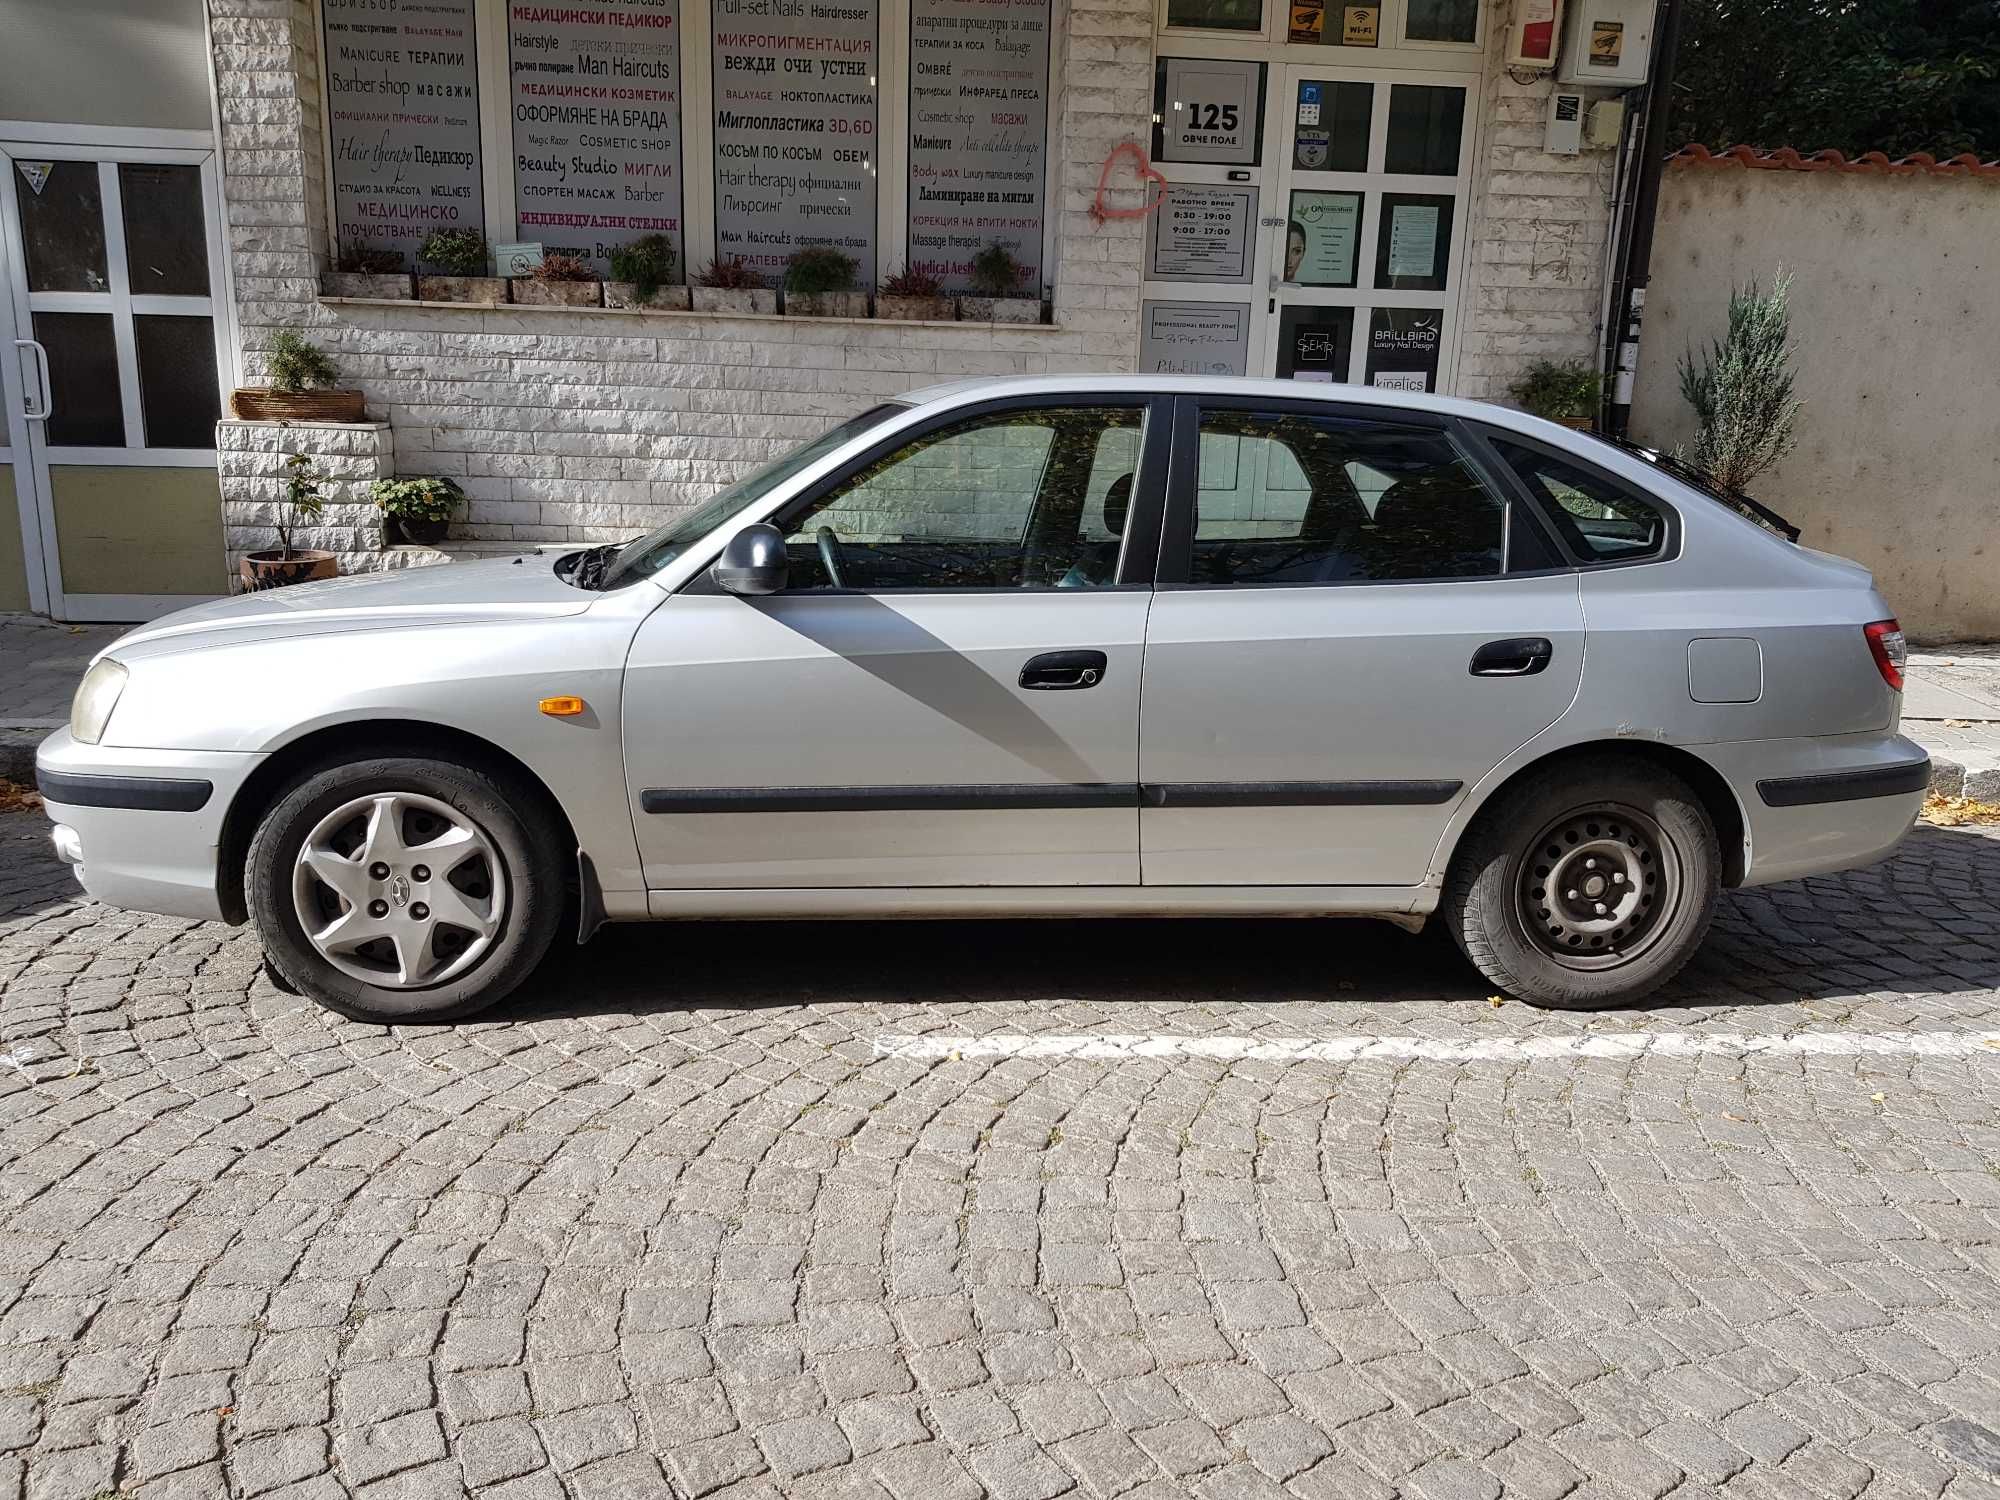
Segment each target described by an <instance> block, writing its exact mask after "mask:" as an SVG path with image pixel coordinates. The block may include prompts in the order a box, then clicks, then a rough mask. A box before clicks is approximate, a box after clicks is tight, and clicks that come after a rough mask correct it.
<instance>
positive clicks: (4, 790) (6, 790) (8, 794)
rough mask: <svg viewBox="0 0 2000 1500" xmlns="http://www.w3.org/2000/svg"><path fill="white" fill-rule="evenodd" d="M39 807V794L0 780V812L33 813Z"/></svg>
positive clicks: (18, 784) (40, 798) (40, 796)
mask: <svg viewBox="0 0 2000 1500" xmlns="http://www.w3.org/2000/svg"><path fill="white" fill-rule="evenodd" d="M41 805H42V794H41V793H40V792H37V791H33V790H30V789H29V788H28V787H24V786H22V785H21V784H20V783H18V782H13V781H5V780H0V812H35V811H38V810H39V809H40V807H41Z"/></svg>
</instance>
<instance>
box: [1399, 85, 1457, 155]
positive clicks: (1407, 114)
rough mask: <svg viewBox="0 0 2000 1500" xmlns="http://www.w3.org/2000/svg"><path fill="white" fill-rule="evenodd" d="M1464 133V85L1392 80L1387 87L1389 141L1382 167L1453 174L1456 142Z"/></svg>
mask: <svg viewBox="0 0 2000 1500" xmlns="http://www.w3.org/2000/svg"><path fill="white" fill-rule="evenodd" d="M1464 134H1465V90H1464V89H1462V88H1459V87H1457V86H1455V85H1444V86H1433V85H1430V84H1417V83H1398V84H1394V85H1392V86H1391V87H1390V89H1389V141H1388V147H1387V151H1386V153H1385V156H1384V159H1383V162H1382V170H1383V171H1385V172H1402V173H1408V174H1410V175H1412V176H1419V177H1456V176H1457V175H1458V145H1459V141H1460V139H1461V138H1462V137H1463V135H1464Z"/></svg>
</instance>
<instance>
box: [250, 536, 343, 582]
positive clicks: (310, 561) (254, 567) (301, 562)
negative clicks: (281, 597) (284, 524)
mask: <svg viewBox="0 0 2000 1500" xmlns="http://www.w3.org/2000/svg"><path fill="white" fill-rule="evenodd" d="M236 576H237V577H239V578H241V579H242V580H243V591H244V592H245V593H256V592H258V591H259V590H262V589H275V588H282V587H283V586H284V585H286V584H288V583H307V582H310V581H311V580H313V579H315V578H338V577H339V576H340V563H339V560H338V559H337V558H335V557H334V555H333V554H332V553H331V552H320V551H317V550H315V549H313V548H308V547H300V548H299V549H297V550H296V551H294V552H293V553H292V555H291V556H290V557H286V556H285V554H284V553H282V552H280V551H278V550H277V549H276V548H275V547H274V548H272V549H271V550H270V551H268V552H252V553H250V554H249V555H247V556H246V557H244V558H243V560H242V561H241V562H239V563H237V564H236Z"/></svg>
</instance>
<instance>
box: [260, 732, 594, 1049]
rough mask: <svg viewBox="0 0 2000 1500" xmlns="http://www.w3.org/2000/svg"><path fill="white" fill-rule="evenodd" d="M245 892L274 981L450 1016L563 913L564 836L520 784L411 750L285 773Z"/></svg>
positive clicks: (498, 982) (548, 932) (356, 1012)
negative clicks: (291, 775) (297, 774)
mask: <svg viewBox="0 0 2000 1500" xmlns="http://www.w3.org/2000/svg"><path fill="white" fill-rule="evenodd" d="M244 886H245V889H246V894H247V895H248V897H249V906H250V915H251V919H252V921H253V922H254V923H255V924H256V928H257V932H258V936H259V937H260V938H262V940H263V943H264V955H265V960H266V963H267V964H268V965H269V967H270V968H271V970H272V971H273V974H274V976H275V977H276V978H277V979H278V980H279V981H280V983H281V987H289V988H292V989H294V990H295V991H296V992H298V993H300V994H303V995H306V996H309V997H310V998H312V999H313V1000H316V1001H318V1002H319V1003H320V1004H321V1005H324V1006H325V1007H326V1008H327V1009H329V1010H332V1011H336V1012H338V1013H339V1014H341V1015H343V1016H347V1017H348V1018H350V1019H351V1020H356V1021H372V1022H377V1023H382V1024H389V1023H394V1022H406V1021H447V1020H456V1019H459V1018H461V1017H464V1016H469V1015H472V1014H473V1013H475V1012H477V1011H480V1010H484V1009H485V1008H486V1007H488V1006H489V1005H492V1004H494V1003H495V1002H497V1001H499V1000H500V999H501V998H503V997H504V996H505V995H507V994H508V993H509V992H510V991H512V990H513V989H514V988H515V987H516V986H517V985H519V984H520V983H521V981H522V980H524V979H526V978H527V977H528V975H529V974H530V973H531V972H532V971H533V969H534V967H535V965H536V964H537V963H539V962H540V961H541V959H542V956H543V954H544V953H546V952H547V951H548V948H549V945H550V943H551V942H553V941H554V939H555V936H556V932H557V929H558V927H559V925H560V923H561V920H562V913H563V908H564V886H565V882H564V839H563V836H562V832H561V829H560V827H559V826H558V822H557V819H556V818H555V817H554V816H552V815H551V814H550V813H549V812H547V811H546V810H545V809H544V804H543V801H542V799H541V798H540V797H538V796H536V795H535V794H534V792H533V790H532V789H531V788H528V787H525V786H522V785H518V784H517V783H516V780H515V778H512V777H508V776H505V775H502V774H498V773H495V772H492V771H488V770H486V769H483V768H480V767H475V766H468V765H453V764H448V763H446V762H443V761H437V760H431V759H428V758H421V757H415V756H382V757H379V758H375V759H369V760H362V761H354V762H350V763H346V764H340V765H330V766H325V767H322V768H321V769H319V770H317V771H314V772H311V773H308V774H307V775H305V776H304V777H302V778H301V779H300V780H298V781H297V782H295V783H294V784H293V785H292V786H291V788H290V789H289V790H287V791H286V792H285V793H284V794H283V795H282V796H281V797H279V798H278V800H277V802H276V803H275V804H274V805H273V806H272V807H271V809H270V811H269V812H267V813H266V814H265V816H264V820H263V822H262V823H261V824H259V826H258V828H257V833H256V836H255V838H254V839H253V840H252V841H251V844H250V853H249V860H248V865H247V868H246V870H245V878H244Z"/></svg>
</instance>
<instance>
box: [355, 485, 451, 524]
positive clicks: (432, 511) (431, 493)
mask: <svg viewBox="0 0 2000 1500" xmlns="http://www.w3.org/2000/svg"><path fill="white" fill-rule="evenodd" d="M368 493H369V494H370V495H371V496H372V497H373V498H374V501H375V504H376V505H377V506H379V507H380V508H381V511H382V514H384V515H385V516H395V517H397V518H398V519H400V520H409V521H449V520H450V519H451V518H452V515H453V513H454V512H456V511H457V509H458V507H459V504H460V502H462V501H463V500H464V499H465V491H464V490H462V489H460V488H459V487H458V481H457V480H455V479H446V478H444V477H443V476H441V475H436V474H420V475H417V476H416V477H414V478H411V479H378V480H376V481H375V483H374V484H372V485H370V486H369V488H368Z"/></svg>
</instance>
